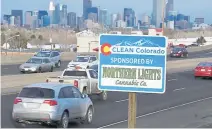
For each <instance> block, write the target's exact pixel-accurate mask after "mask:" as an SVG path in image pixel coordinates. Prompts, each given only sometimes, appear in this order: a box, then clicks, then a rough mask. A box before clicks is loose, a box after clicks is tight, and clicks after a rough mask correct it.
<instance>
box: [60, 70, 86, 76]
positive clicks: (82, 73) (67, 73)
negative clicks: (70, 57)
mask: <svg viewBox="0 0 212 129" xmlns="http://www.w3.org/2000/svg"><path fill="white" fill-rule="evenodd" d="M63 76H73V77H76V76H78V77H79V76H81V77H87V73H86V71H65V72H64V73H63Z"/></svg>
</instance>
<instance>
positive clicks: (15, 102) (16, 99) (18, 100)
mask: <svg viewBox="0 0 212 129" xmlns="http://www.w3.org/2000/svg"><path fill="white" fill-rule="evenodd" d="M20 102H22V100H21V99H19V98H15V100H14V104H18V103H20Z"/></svg>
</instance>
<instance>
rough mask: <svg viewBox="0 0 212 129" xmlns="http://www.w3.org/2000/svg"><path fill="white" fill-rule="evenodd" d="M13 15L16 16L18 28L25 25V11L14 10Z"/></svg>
mask: <svg viewBox="0 0 212 129" xmlns="http://www.w3.org/2000/svg"><path fill="white" fill-rule="evenodd" d="M11 15H12V16H15V17H16V19H18V20H17V23H15V24H16V25H18V26H22V25H23V10H12V11H11Z"/></svg>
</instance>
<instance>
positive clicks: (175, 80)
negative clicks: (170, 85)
mask: <svg viewBox="0 0 212 129" xmlns="http://www.w3.org/2000/svg"><path fill="white" fill-rule="evenodd" d="M170 81H177V79H169V80H168V82H170Z"/></svg>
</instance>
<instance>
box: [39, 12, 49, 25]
mask: <svg viewBox="0 0 212 129" xmlns="http://www.w3.org/2000/svg"><path fill="white" fill-rule="evenodd" d="M41 21H42V27H47V26H49V25H50V17H49V16H47V15H45V16H43V17H42V18H41Z"/></svg>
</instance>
